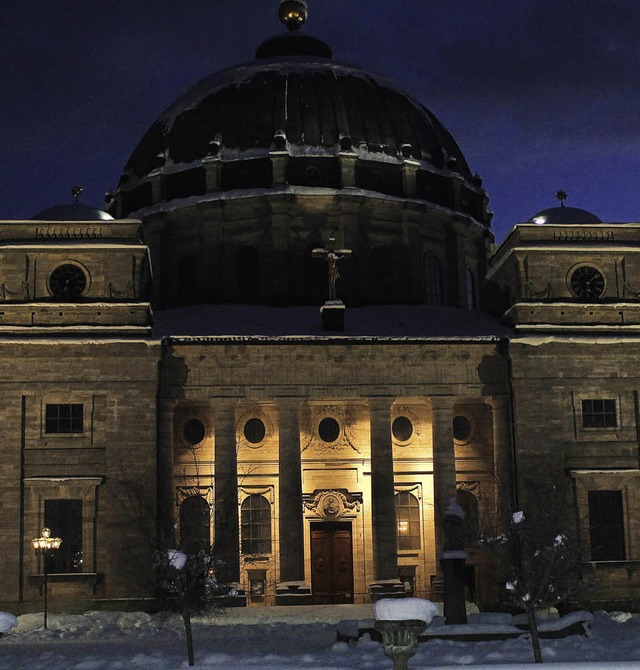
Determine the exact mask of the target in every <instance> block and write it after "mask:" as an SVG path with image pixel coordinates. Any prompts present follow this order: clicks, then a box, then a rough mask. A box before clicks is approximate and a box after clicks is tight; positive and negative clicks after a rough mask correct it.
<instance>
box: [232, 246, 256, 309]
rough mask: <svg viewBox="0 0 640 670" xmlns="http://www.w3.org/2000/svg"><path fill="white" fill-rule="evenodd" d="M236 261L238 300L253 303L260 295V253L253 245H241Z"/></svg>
mask: <svg viewBox="0 0 640 670" xmlns="http://www.w3.org/2000/svg"><path fill="white" fill-rule="evenodd" d="M236 262H237V265H236V272H237V281H238V301H239V302H243V303H246V304H250V305H251V304H254V305H255V304H257V303H258V302H259V295H260V253H259V252H258V250H257V249H256V248H255V247H242V248H241V249H240V250H239V251H238V255H237V257H236Z"/></svg>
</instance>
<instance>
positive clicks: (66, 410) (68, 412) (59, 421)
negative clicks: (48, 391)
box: [44, 403, 84, 537]
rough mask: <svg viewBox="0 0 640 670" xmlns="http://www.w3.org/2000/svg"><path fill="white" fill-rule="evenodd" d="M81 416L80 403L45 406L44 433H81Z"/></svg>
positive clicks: (82, 411) (81, 408) (82, 408)
mask: <svg viewBox="0 0 640 670" xmlns="http://www.w3.org/2000/svg"><path fill="white" fill-rule="evenodd" d="M83 415H84V406H83V405H82V403H71V404H69V403H63V404H47V405H46V407H45V420H44V425H45V427H44V430H45V433H82V432H83ZM60 537H62V536H60Z"/></svg>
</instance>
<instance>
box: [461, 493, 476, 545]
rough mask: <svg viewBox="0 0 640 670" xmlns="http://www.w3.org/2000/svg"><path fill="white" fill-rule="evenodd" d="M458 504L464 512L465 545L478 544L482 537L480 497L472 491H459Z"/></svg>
mask: <svg viewBox="0 0 640 670" xmlns="http://www.w3.org/2000/svg"><path fill="white" fill-rule="evenodd" d="M456 497H457V499H458V505H460V507H462V511H463V512H464V530H465V545H466V546H470V545H473V544H476V543H477V542H478V540H479V539H480V520H479V518H478V499H477V498H476V497H475V496H474V495H473V493H471V492H470V491H462V490H459V491H458V492H457V496H456Z"/></svg>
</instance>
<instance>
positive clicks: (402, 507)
mask: <svg viewBox="0 0 640 670" xmlns="http://www.w3.org/2000/svg"><path fill="white" fill-rule="evenodd" d="M396 523H397V524H398V549H399V550H407V549H420V503H419V502H418V499H417V498H416V497H415V496H414V495H413V494H412V493H409V492H408V491H401V492H400V493H396Z"/></svg>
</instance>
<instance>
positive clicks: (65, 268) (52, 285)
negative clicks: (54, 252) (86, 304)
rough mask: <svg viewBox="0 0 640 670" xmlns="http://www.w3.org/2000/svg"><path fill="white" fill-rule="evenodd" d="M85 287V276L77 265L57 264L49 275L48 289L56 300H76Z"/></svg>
mask: <svg viewBox="0 0 640 670" xmlns="http://www.w3.org/2000/svg"><path fill="white" fill-rule="evenodd" d="M86 288H87V277H86V275H85V273H84V272H83V271H82V269H81V268H79V267H78V266H77V265H73V264H71V263H65V264H64V265H59V266H58V267H57V268H56V269H55V270H54V271H53V272H52V273H51V274H50V275H49V291H51V295H52V296H53V297H54V298H57V299H58V300H77V299H78V298H80V297H81V296H82V294H83V293H84V291H85V289H86Z"/></svg>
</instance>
